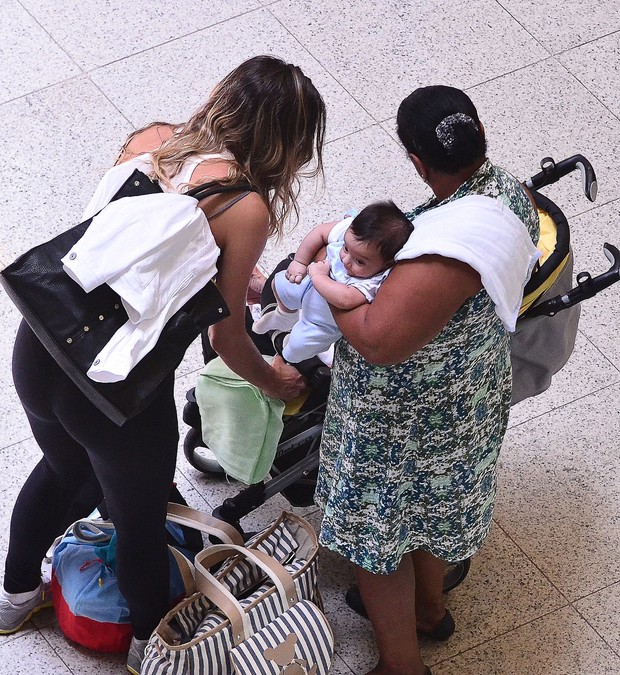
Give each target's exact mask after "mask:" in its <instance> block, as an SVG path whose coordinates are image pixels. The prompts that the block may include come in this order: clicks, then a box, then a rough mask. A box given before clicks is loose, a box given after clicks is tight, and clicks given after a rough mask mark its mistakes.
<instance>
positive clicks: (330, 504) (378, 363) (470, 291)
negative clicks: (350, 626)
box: [316, 86, 538, 675]
mask: <svg viewBox="0 0 620 675" xmlns="http://www.w3.org/2000/svg"><path fill="white" fill-rule="evenodd" d="M397 122H398V135H399V138H400V140H401V142H402V144H403V145H404V147H405V149H406V151H407V153H408V155H409V157H410V159H411V162H412V163H413V165H414V167H415V169H416V171H417V172H418V174H419V175H420V177H421V178H422V180H424V181H425V182H426V183H428V185H429V186H430V187H431V189H432V190H433V192H434V195H435V196H434V197H433V198H432V199H430V200H429V201H428V202H426V203H425V204H423V205H421V206H419V207H417V208H415V209H414V210H413V211H411V213H410V214H408V215H409V217H410V218H411V219H412V221H413V224H414V231H413V233H412V235H411V237H410V240H409V242H408V244H407V246H405V249H404V250H403V251H402V252H401V254H400V256H399V259H400V262H399V263H398V264H397V265H396V266H395V268H394V269H393V270H392V272H391V274H390V276H389V277H388V279H387V280H386V281H385V282H384V283H383V285H382V287H381V289H380V290H379V292H378V294H377V297H376V299H375V301H374V302H373V303H372V304H367V305H365V306H363V307H360V308H358V309H355V310H353V311H350V312H344V311H340V310H337V309H335V308H333V309H332V311H333V313H334V316H335V318H336V321H337V324H338V326H339V328H340V329H341V331H342V333H343V335H344V339H342V340H340V341H339V342H338V343H337V346H336V355H335V363H334V369H333V377H332V389H331V393H330V400H329V406H328V411H327V417H326V421H325V428H324V434H323V441H322V446H321V467H320V472H319V478H318V484H317V490H316V501H317V503H318V504H320V505H321V506H322V507H323V508H324V519H323V523H322V528H321V533H320V539H321V543H322V544H323V545H324V546H326V547H328V548H330V549H332V550H334V551H336V552H338V553H339V554H341V555H343V556H344V557H345V558H347V559H349V560H350V561H352V562H353V563H354V564H355V565H356V572H357V580H358V585H359V595H361V600H362V601H363V605H362V604H361V603H360V607H359V608H358V609H361V610H364V611H365V612H367V615H368V617H369V618H370V620H371V622H372V625H373V629H374V632H375V635H376V639H377V644H378V648H379V663H378V664H377V666H376V667H375V668H374V669H373V670H372V671H370V672H371V673H372V674H373V675H376V674H381V675H383V674H385V675H388V674H389V675H423V674H428V673H430V670H429V669H428V668H427V667H426V666H425V664H424V663H423V661H422V658H421V655H420V651H419V648H418V641H417V635H420V634H422V635H425V636H427V637H430V638H434V639H446V638H447V637H449V636H450V635H451V634H452V632H453V631H454V622H453V620H452V617H451V616H450V613H449V612H448V611H447V610H446V607H445V605H444V600H443V596H442V583H443V575H444V570H445V564H446V562H453V561H458V560H461V559H463V558H467V557H469V556H471V555H472V554H473V553H474V552H475V551H477V550H478V549H479V548H480V546H481V545H482V543H483V541H484V539H485V537H486V536H487V534H488V532H489V528H490V525H491V516H492V511H493V503H494V498H495V489H496V482H495V467H496V461H497V457H498V453H499V449H500V446H501V443H502V440H503V437H504V433H505V429H506V424H507V419H508V411H509V404H510V390H511V372H510V354H509V351H510V343H509V334H508V331H509V330H511V329H514V321H515V320H516V315H517V311H518V305H519V303H520V296H521V292H522V288H523V285H524V284H525V282H526V280H527V278H528V276H529V274H530V271H531V269H532V266H533V265H534V263H535V260H536V257H537V254H536V250H535V247H534V245H533V243H532V239H533V240H534V241H536V240H537V238H538V218H537V214H536V210H535V208H534V206H533V205H532V203H531V201H530V199H529V197H528V195H527V194H526V192H525V191H524V190H523V188H522V187H521V185H520V184H519V182H518V181H517V180H516V179H515V178H513V177H512V176H510V175H509V174H507V173H506V172H505V171H503V170H502V169H500V168H498V167H496V166H495V165H493V164H492V163H491V162H490V161H489V160H488V159H486V141H485V133H484V128H483V126H482V124H481V122H480V120H479V118H478V114H477V111H476V108H475V107H474V105H473V103H472V102H471V100H470V99H469V97H468V96H467V95H466V94H465V93H464V92H462V91H460V90H458V89H453V88H451V87H443V86H435V87H425V88H422V89H418V90H416V91H414V92H413V93H412V94H411V95H410V96H408V97H407V98H406V99H405V100H404V101H403V102H402V104H401V106H400V108H399V111H398V118H397ZM349 599H351V596H350V597H349ZM369 675H370V674H369Z"/></svg>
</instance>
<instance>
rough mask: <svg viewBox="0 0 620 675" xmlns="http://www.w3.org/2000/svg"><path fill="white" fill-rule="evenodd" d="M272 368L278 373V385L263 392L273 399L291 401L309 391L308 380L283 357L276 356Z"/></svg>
mask: <svg viewBox="0 0 620 675" xmlns="http://www.w3.org/2000/svg"><path fill="white" fill-rule="evenodd" d="M271 367H272V368H273V369H274V370H275V371H276V376H277V383H276V384H274V386H273V387H270V388H269V389H267V388H265V389H263V391H264V392H265V394H267V396H271V398H279V399H281V400H282V401H291V400H293V399H294V398H297V397H298V396H300V395H301V394H303V393H304V392H305V391H306V389H308V382H307V380H306V378H305V377H304V376H303V375H302V374H301V373H300V372H299V371H298V370H297V368H294V367H293V366H290V365H289V364H288V363H286V361H285V360H284V359H283V358H282V357H281V356H275V357H274V359H273V362H272V364H271Z"/></svg>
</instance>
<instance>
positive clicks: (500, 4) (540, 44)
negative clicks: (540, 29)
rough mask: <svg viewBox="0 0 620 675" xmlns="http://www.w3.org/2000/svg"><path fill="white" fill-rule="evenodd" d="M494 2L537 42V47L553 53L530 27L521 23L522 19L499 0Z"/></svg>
mask: <svg viewBox="0 0 620 675" xmlns="http://www.w3.org/2000/svg"><path fill="white" fill-rule="evenodd" d="M495 4H496V5H497V6H498V7H500V8H501V9H502V10H503V11H504V12H506V14H507V15H508V16H509V17H510V18H511V19H512V20H513V21H514V22H515V23H516V24H518V25H519V26H521V28H522V30H523V31H524V32H525V33H527V34H528V35H529V36H530V37H531V38H532V40H534V42H536V44H538V46H539V47H541V48H542V49H544V50H545V51H546V52H547V53H548V54H550V55H553V52H552V51H551V50H550V49H548V48H547V47H546V46H545V45H544V44H543V42H542V41H541V40H539V39H538V38H537V37H536V36H535V35H534V33H532V31H530V29H529V28H527V27H526V26H525V24H523V22H522V21H520V20H519V19H517V17H516V16H515V15H514V14H513V13H512V12H511V11H510V10H509V9H508V8H507V7H504V5H503V4H502V2H501V1H500V0H495Z"/></svg>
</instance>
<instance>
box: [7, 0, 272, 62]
mask: <svg viewBox="0 0 620 675" xmlns="http://www.w3.org/2000/svg"><path fill="white" fill-rule="evenodd" d="M17 2H19V4H20V6H22V7H23V5H22V4H21V0H17ZM23 9H24V11H25V12H27V13H28V15H29V16H31V17H32V18H33V20H34V21H36V22H37V24H38V25H39V26H41V24H40V23H39V22H38V21H37V19H36V18H35V17H34V16H32V14H30V12H28V10H27V9H26V8H23ZM263 11H268V10H267V7H265V6H264V5H259V6H258V7H254V8H252V9H248V10H246V11H244V12H239V13H238V14H234V15H232V16H229V17H226V18H225V19H221V20H219V21H215V22H214V23H212V24H209V25H208V26H202V27H200V28H196V29H195V30H191V31H189V32H188V33H183V35H176V36H175V37H172V38H170V39H169V40H164V41H163V42H158V43H157V44H154V45H149V46H148V47H144V48H143V49H139V50H138V51H136V52H132V53H131V54H126V55H125V56H122V57H120V58H117V59H112V60H110V61H106V62H105V63H100V64H97V65H94V66H93V67H91V68H88V67H83V66H81V65H79V63H78V62H77V61H75V59H74V58H73V57H71V56H70V54H68V53H67V52H66V50H65V49H64V48H62V47H61V46H60V45H59V44H58V42H56V40H54V38H53V37H52V36H51V35H49V33H48V32H47V31H46V30H45V28H43V26H41V28H42V29H43V30H44V31H45V33H46V34H47V35H49V37H50V39H52V40H53V41H54V43H55V44H57V45H58V47H59V48H60V49H62V51H63V52H64V53H65V54H67V56H68V57H69V58H70V59H71V61H72V62H73V63H75V65H76V66H77V67H78V68H80V70H81V71H82V74H85V75H90V74H91V73H93V72H95V71H97V70H100V69H101V68H106V67H108V66H111V65H114V64H116V63H120V62H122V61H126V60H127V59H130V58H132V57H134V56H139V55H140V54H144V53H146V52H149V51H151V50H153V49H157V48H159V47H163V46H165V45H169V44H172V43H174V42H178V41H179V40H183V39H185V38H187V37H190V36H192V35H196V34H197V33H201V32H202V31H206V30H210V29H211V28H216V27H217V26H221V25H222V24H225V23H227V22H229V21H235V20H236V19H239V18H241V17H243V16H247V15H249V14H255V13H257V12H263Z"/></svg>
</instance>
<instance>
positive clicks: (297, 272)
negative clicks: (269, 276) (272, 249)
mask: <svg viewBox="0 0 620 675" xmlns="http://www.w3.org/2000/svg"><path fill="white" fill-rule="evenodd" d="M307 273H308V265H303V264H302V263H300V262H297V260H293V261H292V262H291V264H290V265H289V266H288V267H287V268H286V273H285V275H284V276H285V277H286V280H287V281H290V282H291V283H292V284H300V283H301V282H302V281H303V278H304V277H305V276H306V274H307Z"/></svg>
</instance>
